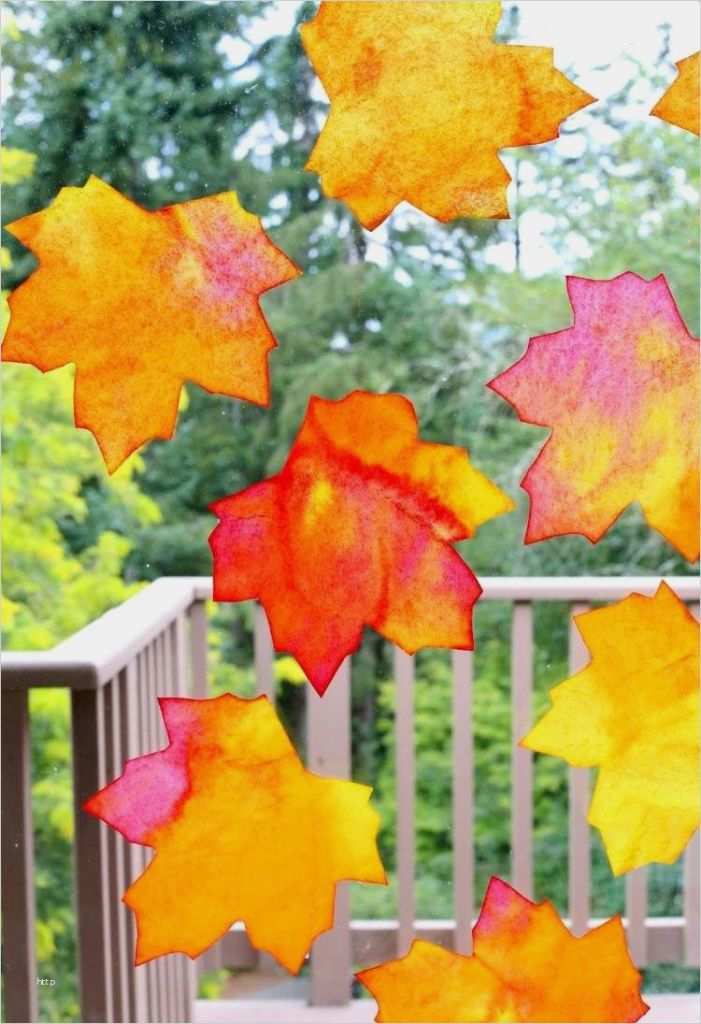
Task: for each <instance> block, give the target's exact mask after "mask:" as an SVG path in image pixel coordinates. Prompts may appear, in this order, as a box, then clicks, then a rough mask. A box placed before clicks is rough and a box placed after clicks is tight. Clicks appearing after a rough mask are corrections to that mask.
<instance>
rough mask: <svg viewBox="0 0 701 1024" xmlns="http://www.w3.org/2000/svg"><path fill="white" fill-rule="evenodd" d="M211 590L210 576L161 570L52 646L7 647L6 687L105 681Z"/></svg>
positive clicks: (73, 686)
mask: <svg viewBox="0 0 701 1024" xmlns="http://www.w3.org/2000/svg"><path fill="white" fill-rule="evenodd" d="M210 595H211V580H210V579H209V578H207V577H197V576H170V577H169V576H162V577H161V578H160V579H158V580H155V581H154V582H153V583H150V584H149V585H148V586H147V587H144V588H143V590H140V591H139V592H138V593H137V594H134V596H133V597H130V598H128V600H126V601H124V602H123V603H122V604H120V605H117V606H116V607H115V608H111V609H110V610H109V611H107V612H105V614H104V615H101V616H100V617H99V618H97V619H95V620H94V621H93V622H90V623H88V625H87V626H84V627H83V628H82V629H80V630H78V632H77V633H74V634H73V635H72V636H70V637H68V639H67V640H64V641H62V642H61V643H60V644H58V645H57V646H56V647H52V648H51V650H48V651H4V652H3V654H2V661H1V664H2V686H3V689H10V690H23V689H33V688H34V687H47V686H61V687H65V688H66V689H69V690H90V689H94V688H96V687H100V686H103V685H104V684H105V683H107V682H108V681H109V680H110V679H112V678H113V677H114V676H115V675H116V674H117V672H119V671H121V669H123V668H124V667H125V665H127V664H128V662H129V661H130V660H131V659H132V657H133V655H134V654H135V653H136V652H137V651H138V650H141V649H142V648H143V647H145V646H146V645H147V644H148V643H149V642H150V641H151V640H152V639H153V638H154V637H155V636H158V634H159V633H161V632H162V630H163V629H164V627H165V626H167V625H168V624H169V623H170V622H172V621H173V620H174V619H175V618H177V616H178V615H180V614H181V613H182V612H184V611H185V610H186V609H187V608H189V607H190V605H192V604H193V602H195V601H199V600H205V599H206V598H207V597H208V596H210Z"/></svg>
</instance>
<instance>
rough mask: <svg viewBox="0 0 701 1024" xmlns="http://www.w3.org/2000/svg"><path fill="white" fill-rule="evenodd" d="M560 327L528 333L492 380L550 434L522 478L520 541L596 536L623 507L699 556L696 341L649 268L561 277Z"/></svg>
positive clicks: (662, 283) (494, 386) (524, 416)
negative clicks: (564, 297)
mask: <svg viewBox="0 0 701 1024" xmlns="http://www.w3.org/2000/svg"><path fill="white" fill-rule="evenodd" d="M567 291H568V293H569V297H570V303H571V305H572V310H573V312H574V323H573V325H572V326H571V327H568V328H566V329H565V330H562V331H557V332H556V333H554V334H544V335H542V336H540V337H537V338H531V340H530V341H529V343H528V348H527V350H526V353H525V355H524V356H522V358H521V359H520V360H519V361H518V362H517V363H515V364H514V366H512V367H511V368H510V369H508V370H506V371H505V372H504V373H502V374H501V375H500V376H499V377H497V378H496V379H495V380H493V381H491V383H490V384H489V387H491V388H492V389H493V390H494V391H496V392H497V394H499V395H501V396H502V397H503V398H505V399H506V400H507V401H508V402H510V403H511V405H513V406H514V408H515V409H516V411H517V412H518V415H519V418H520V419H521V420H523V422H525V423H534V424H536V425H538V426H541V427H545V426H547V427H551V428H552V433H551V436H550V439H549V440H548V442H547V443H546V445H545V447H544V448H543V449H542V450H541V452H540V454H539V456H538V458H537V459H536V460H535V462H534V463H533V464H532V465H531V467H530V469H529V470H528V472H527V473H526V475H525V477H524V478H523V481H522V487H523V489H524V490H525V491H527V493H528V494H529V496H530V499H531V506H530V515H529V519H528V526H527V529H526V543H527V544H530V543H533V542H534V541H539V540H545V539H547V538H549V537H557V536H561V535H563V534H567V533H579V534H582V535H583V536H585V537H587V538H588V539H589V540H590V541H593V542H595V541H597V540H599V539H600V538H601V537H602V536H603V534H604V533H605V532H606V531H607V530H608V529H609V527H610V526H611V525H612V524H613V523H614V522H615V520H616V519H617V518H618V516H619V515H620V514H621V512H622V511H623V510H624V509H625V508H626V507H627V506H628V505H630V504H631V503H632V502H634V501H639V502H640V505H641V507H642V510H643V514H644V515H645V518H646V520H647V522H648V523H649V524H650V526H652V527H653V528H654V529H656V530H659V532H660V533H661V534H662V535H663V536H664V537H666V538H667V540H668V541H669V542H670V543H671V544H673V545H674V546H675V547H676V548H677V549H678V550H679V551H680V552H681V553H682V554H683V555H684V556H685V557H686V558H688V559H689V560H690V561H693V560H695V559H697V558H698V556H699V463H698V436H699V428H698V422H699V343H698V339H696V338H693V337H692V336H691V334H689V332H688V331H687V329H686V327H685V326H684V322H683V320H682V318H681V316H680V314H679V311H678V309H677V306H676V304H675V302H674V298H673V297H672V294H671V292H670V290H669V286H668V284H667V282H666V280H665V278H664V275H662V274H660V276H659V277H656V278H655V279H654V280H652V281H645V280H644V279H643V278H641V277H638V275H637V274H632V273H626V274H621V275H620V276H619V277H615V278H613V279H612V280H610V281H590V280H588V279H587V278H583V277H570V278H568V279H567Z"/></svg>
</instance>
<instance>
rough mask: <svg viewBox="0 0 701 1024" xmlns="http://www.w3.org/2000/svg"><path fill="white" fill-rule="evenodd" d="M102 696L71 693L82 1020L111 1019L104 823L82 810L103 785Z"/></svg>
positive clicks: (97, 691) (102, 1022)
mask: <svg viewBox="0 0 701 1024" xmlns="http://www.w3.org/2000/svg"><path fill="white" fill-rule="evenodd" d="M103 701H104V694H103V692H102V689H99V688H98V689H92V690H73V691H72V693H71V721H72V734H73V795H74V813H75V867H76V917H77V925H78V964H79V970H78V974H79V979H80V1006H81V1019H82V1020H83V1021H85V1022H98V1024H105V1022H108V1024H109V1022H111V1021H112V974H111V971H110V969H109V965H110V961H111V952H110V917H109V898H110V896H109V894H110V880H109V872H108V862H107V841H108V840H107V826H106V825H105V824H104V823H103V822H101V821H98V820H97V818H94V817H93V816H92V815H91V814H87V813H86V812H85V811H83V809H82V806H83V803H84V802H85V801H86V800H87V799H88V797H90V796H92V794H93V793H95V792H96V791H97V790H98V789H100V788H101V787H102V786H103V785H104V784H105V765H104V752H105V751H104V720H103ZM96 925H97V927H96Z"/></svg>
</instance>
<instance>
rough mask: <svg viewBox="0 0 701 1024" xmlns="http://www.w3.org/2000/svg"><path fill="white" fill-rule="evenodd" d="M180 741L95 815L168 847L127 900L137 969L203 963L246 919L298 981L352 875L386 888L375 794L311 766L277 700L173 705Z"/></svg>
mask: <svg viewBox="0 0 701 1024" xmlns="http://www.w3.org/2000/svg"><path fill="white" fill-rule="evenodd" d="M159 703H160V707H161V713H162V715H163V720H164V722H165V724H166V729H167V733H168V739H169V744H168V746H167V747H166V748H165V749H164V750H160V751H158V752H157V753H154V754H149V755H147V756H145V757H139V758H135V759H134V760H133V761H128V762H127V765H126V767H125V770H124V773H123V774H122V775H121V776H120V777H119V778H118V779H117V780H116V781H115V782H113V783H111V784H110V785H109V786H107V787H105V789H102V790H100V792H99V793H97V794H95V796H93V797H91V799H90V800H88V801H87V803H86V804H85V809H86V810H87V811H89V812H90V813H91V814H94V815H95V816H96V817H98V818H101V819H102V820H103V821H105V822H107V824H109V825H111V826H112V827H113V828H116V829H118V830H119V831H120V832H121V833H122V834H123V835H124V836H125V838H126V839H128V840H130V841H131V842H134V843H142V844H143V845H144V846H151V847H153V848H154V850H155V851H156V854H155V856H154V858H153V859H152V860H151V862H150V864H149V865H148V867H147V868H146V870H145V872H144V873H143V874H142V875H141V876H140V877H139V878H137V880H136V881H135V882H134V883H133V884H132V885H131V886H130V887H129V889H128V890H127V892H126V894H125V896H124V900H125V902H126V904H127V906H129V907H131V909H132V910H133V911H134V913H135V914H136V919H137V927H138V937H137V947H136V958H135V960H136V963H137V964H140V963H145V962H146V961H147V960H151V959H153V958H154V957H157V956H162V955H163V954H165V953H175V952H182V953H187V954H188V955H189V956H191V957H195V956H198V955H199V954H200V953H202V952H203V951H204V950H205V949H207V948H208V947H209V946H211V945H212V943H214V942H216V940H217V939H219V938H221V936H222V935H223V934H224V933H225V932H227V931H228V930H229V928H230V927H231V925H232V924H234V922H236V921H244V922H245V924H246V929H247V931H248V935H249V938H250V939H251V942H252V943H253V944H254V945H255V946H256V947H257V948H259V949H265V950H267V951H268V952H269V953H271V954H272V955H273V956H274V957H275V958H276V959H277V960H279V962H280V963H281V964H282V965H283V966H284V967H286V968H287V969H288V970H290V971H294V972H297V971H298V970H299V968H300V967H301V965H302V961H303V960H304V956H305V954H306V953H307V951H308V949H309V947H310V945H311V943H312V942H313V940H314V939H315V938H316V937H317V936H318V935H319V934H320V933H321V932H323V931H326V930H327V929H328V928H330V927H331V925H332V923H333V907H334V891H335V886H336V883H337V882H339V881H341V880H342V879H352V880H355V881H362V882H378V883H384V882H385V875H384V871H383V870H382V865H381V863H380V859H379V856H378V853H377V849H376V846H375V836H376V833H377V824H378V817H377V814H376V813H375V811H374V810H372V808H371V807H369V806H368V799H369V797H370V793H371V790H370V789H369V788H368V787H367V786H359V785H356V784H355V783H352V782H342V781H339V780H336V779H323V778H320V777H319V776H317V775H313V774H312V773H311V772H308V771H306V769H305V768H304V767H303V765H302V763H301V761H300V760H299V758H298V757H297V754H296V753H295V751H294V748H293V747H292V744H291V743H290V741H289V739H288V738H287V736H286V734H285V731H284V729H283V728H282V726H281V724H280V722H279V721H278V719H277V716H276V715H275V712H274V710H273V708H272V706H271V705H270V703H269V701H268V700H267V698H265V697H258V698H256V699H254V700H242V699H240V698H238V697H234V696H232V695H231V694H225V695H224V696H222V697H215V698H212V699H211V700H185V699H177V698H161V699H160V701H159Z"/></svg>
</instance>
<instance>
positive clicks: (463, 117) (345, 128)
mask: <svg viewBox="0 0 701 1024" xmlns="http://www.w3.org/2000/svg"><path fill="white" fill-rule="evenodd" d="M500 15H501V4H500V3H491V2H489V3H487V2H484V0H478V2H465V0H450V2H449V3H444V2H437V3H436V2H427V0H420V2H413V0H399V2H396V0H389V2H384V0H373V2H372V3H365V2H354V0H348V2H344V3H333V2H332V3H322V4H321V6H320V8H319V11H318V12H317V14H316V16H315V17H314V18H313V19H312V20H311V21H309V22H307V23H306V24H304V25H302V27H301V33H302V42H303V43H304V46H305V49H306V51H307V53H308V55H309V58H310V60H311V62H312V64H313V65H314V69H315V70H316V72H317V74H318V75H319V78H320V79H321V81H322V83H323V85H324V87H325V89H326V92H327V93H328V96H329V99H330V101H331V112H330V114H329V118H328V121H327V122H326V124H325V126H324V128H323V130H322V133H321V136H320V138H319V140H318V142H317V143H316V146H315V147H314V150H313V152H312V154H311V156H310V158H309V162H308V164H307V169H308V170H312V171H316V172H317V173H318V174H319V175H320V176H321V183H322V186H323V189H324V192H325V193H326V195H328V196H332V197H334V198H336V199H342V200H344V201H345V202H346V203H348V205H349V206H350V207H351V209H352V210H353V212H354V213H355V215H356V217H357V218H358V220H359V221H360V222H361V223H362V224H363V225H364V226H365V227H366V228H374V227H377V225H378V224H381V223H382V221H383V220H384V219H385V218H386V217H387V216H388V215H389V214H390V213H391V212H392V210H393V209H394V208H395V206H397V204H398V203H401V202H402V201H403V200H406V201H408V202H410V203H412V204H413V205H414V206H416V207H418V208H419V209H421V210H424V211H425V212H426V213H428V214H430V215H431V216H432V217H435V218H436V219H437V220H441V221H449V220H453V219H454V218H456V217H508V216H509V211H508V207H507V203H506V187H507V185H508V184H509V181H510V177H509V174H508V173H507V171H506V168H505V167H504V165H503V164H502V162H501V160H500V159H499V155H498V153H499V150H500V149H503V148H505V147H508V146H530V145H534V144H535V143H540V142H547V141H548V140H550V139H555V138H557V135H558V131H559V126H560V122H561V121H563V120H564V119H565V118H566V117H569V115H570V114H573V113H574V112H575V111H577V110H579V109H581V108H582V107H585V106H587V105H588V104H589V103H591V102H593V97H591V96H589V94H588V93H586V92H584V91H583V90H582V89H579V88H578V87H577V86H576V85H573V84H572V83H571V82H570V81H568V79H567V78H565V76H564V75H563V74H561V73H560V72H559V71H557V70H556V69H555V68H554V67H553V51H552V50H551V49H548V48H547V47H541V46H507V45H504V44H502V43H496V42H494V40H493V36H494V32H495V30H496V27H497V24H498V22H499V18H500Z"/></svg>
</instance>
